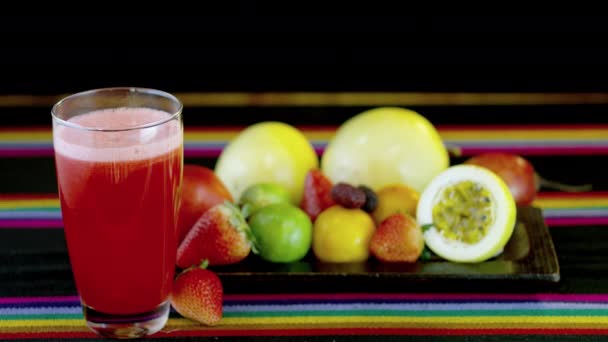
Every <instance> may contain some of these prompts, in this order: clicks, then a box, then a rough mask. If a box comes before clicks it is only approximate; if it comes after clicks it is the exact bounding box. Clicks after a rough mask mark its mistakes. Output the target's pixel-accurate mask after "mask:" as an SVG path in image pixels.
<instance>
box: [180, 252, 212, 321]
mask: <svg viewBox="0 0 608 342" xmlns="http://www.w3.org/2000/svg"><path fill="white" fill-rule="evenodd" d="M206 267H207V262H206V260H205V261H204V262H203V263H202V264H201V265H200V266H193V267H190V268H187V269H185V270H184V271H182V273H180V274H179V275H178V276H177V278H175V281H174V283H173V289H172V292H171V305H172V306H173V308H174V309H175V311H177V312H178V313H179V314H180V315H182V316H183V317H185V318H188V319H191V320H194V321H197V322H200V323H203V324H206V325H217V324H218V323H219V322H220V320H221V319H222V315H223V307H222V303H223V295H224V289H223V287H222V282H221V281H220V278H219V277H218V276H217V275H216V274H215V273H213V272H212V271H210V270H208V269H206Z"/></svg>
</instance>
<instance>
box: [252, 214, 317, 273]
mask: <svg viewBox="0 0 608 342" xmlns="http://www.w3.org/2000/svg"><path fill="white" fill-rule="evenodd" d="M249 226H250V227H251V231H252V232H253V235H254V236H255V238H256V240H257V242H258V248H259V252H260V253H259V255H260V256H261V257H262V259H264V260H267V261H270V262H282V263H286V262H293V261H298V260H300V259H302V258H303V257H304V256H305V255H306V253H308V250H309V249H310V246H311V244H312V222H311V220H310V218H309V217H308V215H306V213H305V212H304V211H303V210H302V209H300V208H298V207H295V206H293V205H291V204H286V203H278V204H271V205H268V206H265V207H263V208H261V209H260V210H258V211H257V212H255V213H254V214H253V216H251V218H250V220H249Z"/></svg>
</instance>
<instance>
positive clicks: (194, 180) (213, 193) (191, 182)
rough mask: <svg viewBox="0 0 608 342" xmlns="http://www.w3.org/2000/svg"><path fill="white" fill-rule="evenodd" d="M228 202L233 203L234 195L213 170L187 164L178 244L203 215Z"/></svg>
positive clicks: (179, 219) (185, 166) (180, 211)
mask: <svg viewBox="0 0 608 342" xmlns="http://www.w3.org/2000/svg"><path fill="white" fill-rule="evenodd" d="M226 200H228V201H231V202H232V201H233V199H232V195H231V194H230V192H229V191H228V189H227V188H226V187H225V186H224V183H222V181H221V180H220V179H219V178H218V177H217V176H216V175H215V173H214V172H213V170H211V169H209V168H207V167H204V166H199V165H194V164H185V165H184V176H183V180H182V193H181V205H180V209H179V215H178V223H177V231H178V235H177V236H178V240H177V241H178V243H179V242H182V240H183V239H184V237H186V234H188V231H190V229H191V228H192V226H193V225H194V223H196V221H197V220H198V219H199V218H200V217H201V215H202V214H204V213H205V212H206V211H207V210H209V209H210V208H211V207H213V206H215V205H216V204H219V203H223V202H224V201H226Z"/></svg>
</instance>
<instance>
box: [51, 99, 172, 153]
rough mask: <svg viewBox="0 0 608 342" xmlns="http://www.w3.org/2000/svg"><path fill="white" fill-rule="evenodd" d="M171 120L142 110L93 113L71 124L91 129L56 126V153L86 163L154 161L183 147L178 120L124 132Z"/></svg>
mask: <svg viewBox="0 0 608 342" xmlns="http://www.w3.org/2000/svg"><path fill="white" fill-rule="evenodd" d="M169 117H170V114H169V113H167V112H164V111H161V110H156V109H151V108H143V107H138V108H112V109H102V110H96V111H92V112H89V113H87V114H82V115H78V116H75V117H73V118H71V119H69V120H68V122H71V123H74V124H76V125H79V126H82V127H85V128H88V129H82V128H74V127H68V126H64V125H61V124H56V125H57V127H55V131H56V133H55V134H54V136H53V144H54V148H55V151H56V152H57V153H61V154H63V155H65V156H68V157H70V158H73V159H79V160H86V161H96V162H104V161H135V160H144V159H150V158H154V157H157V156H161V155H163V154H166V153H168V152H170V151H173V150H175V149H177V148H180V147H181V145H182V138H181V137H182V135H181V134H179V133H180V130H181V129H182V128H181V125H180V122H179V121H178V120H177V119H175V120H170V121H168V122H165V123H163V124H159V125H155V126H152V127H147V128H141V129H131V130H124V129H125V128H134V127H138V126H142V125H146V124H150V123H153V122H157V121H162V120H167V119H169ZM91 129H97V130H100V129H103V130H120V131H113V132H112V131H110V132H109V131H96V130H91Z"/></svg>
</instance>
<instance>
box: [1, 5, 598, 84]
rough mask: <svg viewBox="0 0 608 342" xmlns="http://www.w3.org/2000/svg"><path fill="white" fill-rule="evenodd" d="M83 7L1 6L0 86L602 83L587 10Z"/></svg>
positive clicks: (593, 20) (594, 23)
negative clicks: (152, 10) (146, 10)
mask: <svg viewBox="0 0 608 342" xmlns="http://www.w3.org/2000/svg"><path fill="white" fill-rule="evenodd" d="M89 6H90V8H88V9H87V10H86V11H82V8H76V12H74V13H71V14H68V13H67V12H61V13H60V14H52V15H51V14H44V13H38V14H30V13H29V12H26V13H28V14H27V15H26V14H23V13H11V14H7V11H5V12H4V14H3V18H2V24H1V25H2V26H1V27H2V44H1V47H0V49H1V50H2V51H1V52H2V54H1V57H0V58H1V59H0V61H1V63H0V76H1V77H0V79H1V81H0V92H3V93H35V94H45V93H50V94H56V93H63V92H75V91H79V90H83V89H88V88H96V87H103V86H117V85H129V86H146V87H154V88H161V89H164V90H167V91H172V92H175V91H233V90H239V91H270V90H272V91H294V90H300V91H301V90H315V91H346V90H350V91H359V90H367V91H388V90H392V91H474V92H487V91H605V90H608V83H607V82H606V80H607V78H606V76H607V70H606V61H607V57H608V53H607V47H606V46H607V45H606V44H605V37H606V33H607V28H606V25H605V18H604V17H603V16H599V15H576V14H569V15H546V14H545V15H532V14H519V15H506V14H500V13H501V11H500V10H499V9H497V10H494V11H488V12H479V13H477V14H471V13H472V12H468V13H466V14H458V13H456V12H454V14H451V13H450V12H449V11H447V10H446V11H445V12H444V13H442V14H435V15H423V14H418V13H416V12H413V11H410V10H409V9H408V10H406V9H386V10H385V11H380V10H379V9H380V8H382V6H381V5H380V4H378V5H375V6H373V7H371V8H367V9H360V10H361V11H360V12H358V14H346V13H345V11H344V9H343V10H340V11H337V10H327V9H325V10H322V9H311V8H297V7H294V8H293V9H291V10H290V12H286V13H281V14H275V15H271V14H269V12H268V9H265V8H256V7H254V6H249V7H247V8H242V7H239V6H235V8H234V9H233V10H232V11H231V13H230V14H222V15H220V14H217V13H211V12H209V11H207V9H205V8H204V7H202V8H199V9H198V10H191V11H190V10H184V11H173V10H171V9H170V8H168V7H167V9H166V10H165V8H163V7H159V9H161V10H163V14H162V15H159V14H155V15H142V14H141V13H140V14H136V15H133V14H122V12H121V11H119V10H116V11H113V12H114V13H113V15H111V16H104V15H102V14H97V10H98V9H103V8H104V7H105V6H102V4H98V5H97V6H98V7H95V6H94V5H92V4H91V5H89ZM159 6H160V5H159ZM107 7H108V8H110V9H111V7H110V5H108V6H107ZM151 7H154V6H151ZM310 12H312V13H313V14H311V13H310ZM8 13H10V12H8ZM522 13H524V12H522ZM597 13H601V12H600V11H598V12H597Z"/></svg>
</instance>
